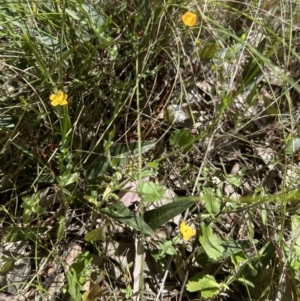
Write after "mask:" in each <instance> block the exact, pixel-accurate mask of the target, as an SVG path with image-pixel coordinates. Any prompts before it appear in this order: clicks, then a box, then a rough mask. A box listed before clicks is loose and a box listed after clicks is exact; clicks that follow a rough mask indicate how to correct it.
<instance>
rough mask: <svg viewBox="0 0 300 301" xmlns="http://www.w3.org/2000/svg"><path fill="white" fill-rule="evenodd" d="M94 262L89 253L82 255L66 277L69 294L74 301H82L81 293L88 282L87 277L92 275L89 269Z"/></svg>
mask: <svg viewBox="0 0 300 301" xmlns="http://www.w3.org/2000/svg"><path fill="white" fill-rule="evenodd" d="M92 260H93V257H92V255H91V254H89V252H85V253H84V254H80V255H79V256H78V257H77V258H76V262H74V263H73V264H72V265H71V266H70V268H69V270H68V271H67V274H66V275H67V280H68V284H69V287H68V292H69V293H70V295H71V297H72V298H73V300H74V301H77V300H82V296H81V293H80V291H81V290H82V287H83V285H84V284H85V282H86V278H87V276H89V275H90V273H91V270H90V269H89V268H88V267H89V265H90V263H91V262H92Z"/></svg>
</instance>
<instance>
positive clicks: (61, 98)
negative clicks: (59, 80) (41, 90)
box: [50, 90, 68, 107]
mask: <svg viewBox="0 0 300 301" xmlns="http://www.w3.org/2000/svg"><path fill="white" fill-rule="evenodd" d="M67 98H68V94H65V93H64V92H63V91H61V90H59V91H58V92H57V93H55V94H51V95H50V100H51V105H52V106H53V107H56V106H65V105H67V104H68V102H67Z"/></svg>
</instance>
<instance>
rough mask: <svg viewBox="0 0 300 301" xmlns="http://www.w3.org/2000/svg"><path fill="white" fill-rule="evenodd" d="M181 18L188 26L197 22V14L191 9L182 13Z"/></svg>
mask: <svg viewBox="0 0 300 301" xmlns="http://www.w3.org/2000/svg"><path fill="white" fill-rule="evenodd" d="M181 20H182V22H183V23H184V24H185V25H187V26H194V25H195V24H196V22H197V15H196V14H194V13H192V12H190V11H187V12H186V13H185V14H183V15H182V17H181Z"/></svg>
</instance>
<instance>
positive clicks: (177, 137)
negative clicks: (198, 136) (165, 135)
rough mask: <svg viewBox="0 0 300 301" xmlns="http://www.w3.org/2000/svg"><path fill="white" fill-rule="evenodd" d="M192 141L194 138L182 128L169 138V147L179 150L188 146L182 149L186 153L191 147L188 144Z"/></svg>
mask: <svg viewBox="0 0 300 301" xmlns="http://www.w3.org/2000/svg"><path fill="white" fill-rule="evenodd" d="M193 139H194V136H193V135H192V134H191V133H190V132H189V130H188V129H186V128H184V129H181V130H176V131H175V132H174V133H172V135H171V137H170V145H171V146H173V147H175V148H180V147H183V146H185V145H187V144H189V146H188V147H185V148H184V150H185V151H188V150H189V149H190V148H191V147H192V145H191V144H190V143H191V142H192V141H193Z"/></svg>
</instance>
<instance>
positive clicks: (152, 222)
mask: <svg viewBox="0 0 300 301" xmlns="http://www.w3.org/2000/svg"><path fill="white" fill-rule="evenodd" d="M193 204H195V202H194V201H191V200H180V201H174V202H172V203H168V204H166V205H163V206H161V207H159V208H155V209H152V210H149V211H147V212H145V214H144V220H145V222H146V223H147V224H148V225H149V226H150V227H151V228H152V229H153V230H156V229H157V228H158V227H160V226H161V225H163V224H165V223H166V222H168V221H169V220H171V219H172V218H173V217H175V216H176V215H178V214H180V213H182V212H183V211H185V210H186V209H188V208H189V207H190V206H192V205H193Z"/></svg>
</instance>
